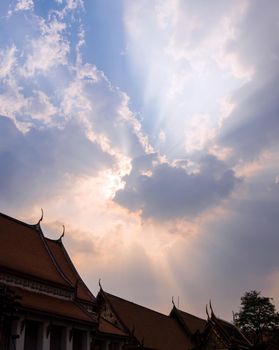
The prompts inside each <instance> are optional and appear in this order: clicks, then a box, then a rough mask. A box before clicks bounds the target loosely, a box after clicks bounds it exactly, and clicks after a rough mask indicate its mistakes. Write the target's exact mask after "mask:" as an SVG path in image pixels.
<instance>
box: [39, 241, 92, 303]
mask: <svg viewBox="0 0 279 350" xmlns="http://www.w3.org/2000/svg"><path fill="white" fill-rule="evenodd" d="M45 239H46V240H49V241H51V242H53V243H55V244H57V245H58V246H59V247H60V248H61V250H62V253H63V255H64V256H65V258H66V260H67V262H68V263H69V265H70V268H71V269H72V270H73V273H74V274H75V275H76V276H77V280H78V282H80V283H82V284H83V286H84V287H85V288H86V290H87V291H88V292H89V294H90V296H92V297H93V299H95V296H94V294H93V293H92V292H91V291H90V289H89V288H88V287H87V285H86V283H85V282H84V281H83V279H82V278H81V276H80V274H79V273H78V271H77V269H76V268H75V265H74V263H73V262H72V259H71V258H70V256H69V254H68V252H67V249H66V248H65V246H64V244H63V242H62V240H61V239H60V238H58V239H51V238H48V237H45ZM51 254H52V253H51ZM52 255H53V254H52ZM54 259H55V256H54ZM55 261H56V259H55ZM57 265H58V267H59V270H61V272H62V274H63V275H64V276H65V274H64V272H63V271H62V269H61V268H60V266H59V264H58V262H57ZM65 277H66V278H67V276H65ZM67 280H68V278H67ZM70 283H71V282H70ZM71 284H72V283H71Z"/></svg>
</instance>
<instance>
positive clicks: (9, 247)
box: [0, 213, 70, 287]
mask: <svg viewBox="0 0 279 350" xmlns="http://www.w3.org/2000/svg"><path fill="white" fill-rule="evenodd" d="M0 240H1V244H0V268H2V269H3V268H5V269H7V270H12V271H13V272H16V273H23V274H25V275H28V276H30V275H31V276H33V277H34V278H37V279H39V280H42V279H43V280H47V281H48V282H52V283H55V284H59V285H62V286H65V287H66V286H67V287H70V284H69V282H67V281H66V280H65V279H64V278H63V277H62V276H61V274H60V273H59V271H58V268H57V266H56V265H55V263H54V261H53V259H52V256H51V254H50V252H49V248H48V246H47V244H46V242H45V240H44V238H43V233H42V231H41V229H40V227H39V226H38V225H29V224H26V223H23V222H21V221H19V220H16V219H14V218H11V217H9V216H7V215H5V214H2V213H0Z"/></svg>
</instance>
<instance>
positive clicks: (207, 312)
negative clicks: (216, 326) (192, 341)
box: [205, 304, 210, 320]
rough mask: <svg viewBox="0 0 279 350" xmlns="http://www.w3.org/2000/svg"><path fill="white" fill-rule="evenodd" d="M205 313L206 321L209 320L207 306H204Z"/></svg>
mask: <svg viewBox="0 0 279 350" xmlns="http://www.w3.org/2000/svg"><path fill="white" fill-rule="evenodd" d="M205 312H206V315H207V319H208V320H209V318H210V317H209V313H208V308H207V304H206V306H205Z"/></svg>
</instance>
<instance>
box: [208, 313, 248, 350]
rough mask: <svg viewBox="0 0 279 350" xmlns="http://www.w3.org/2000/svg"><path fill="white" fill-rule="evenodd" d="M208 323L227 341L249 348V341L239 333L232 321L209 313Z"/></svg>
mask: <svg viewBox="0 0 279 350" xmlns="http://www.w3.org/2000/svg"><path fill="white" fill-rule="evenodd" d="M209 321H210V324H212V325H213V327H214V328H215V329H217V331H218V332H219V333H220V335H221V336H222V337H223V338H224V339H225V340H227V341H228V342H229V343H233V344H237V345H239V346H241V347H244V348H249V347H250V346H251V343H250V342H249V340H248V339H247V338H246V337H245V336H244V335H243V334H242V333H241V331H240V330H239V329H238V328H237V327H236V326H235V325H233V324H232V323H229V322H227V321H225V320H222V319H220V318H217V317H216V316H215V315H214V314H212V315H211V318H210V320H209Z"/></svg>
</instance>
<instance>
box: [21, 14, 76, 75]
mask: <svg viewBox="0 0 279 350" xmlns="http://www.w3.org/2000/svg"><path fill="white" fill-rule="evenodd" d="M39 22H40V34H39V37H38V38H35V39H32V40H31V42H30V44H29V45H30V53H29V54H28V56H27V58H26V62H25V64H24V66H23V68H22V74H23V75H25V76H32V75H34V74H35V73H37V72H39V73H41V74H46V73H47V72H48V71H49V70H50V69H51V68H53V67H55V66H58V65H66V64H67V63H68V60H67V55H68V53H69V50H70V44H69V42H68V40H67V39H66V38H65V36H63V32H64V31H65V29H66V25H65V23H63V22H59V21H56V20H52V21H50V22H49V23H47V22H45V21H44V20H42V19H40V21H39Z"/></svg>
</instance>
